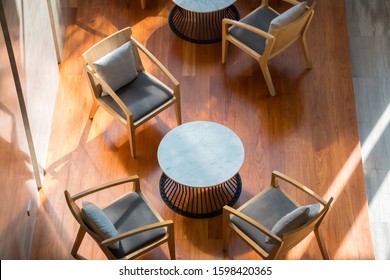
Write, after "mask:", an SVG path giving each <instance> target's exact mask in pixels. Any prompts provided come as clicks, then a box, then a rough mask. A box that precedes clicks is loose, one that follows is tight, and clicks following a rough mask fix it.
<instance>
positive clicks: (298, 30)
mask: <svg viewBox="0 0 390 280" xmlns="http://www.w3.org/2000/svg"><path fill="white" fill-rule="evenodd" d="M283 1H285V2H288V3H290V4H292V5H297V4H299V3H300V2H298V1H296V0H283ZM315 3H316V2H315V1H314V2H313V3H312V5H311V6H310V7H308V6H307V7H306V9H307V10H306V12H305V13H304V14H303V15H302V16H301V17H300V18H298V19H296V20H294V21H293V22H291V23H289V24H288V25H286V26H284V27H281V28H278V29H277V30H276V31H275V32H274V34H270V33H268V32H265V31H263V30H260V29H258V28H255V27H253V26H251V25H248V24H246V23H244V22H242V20H243V19H245V18H246V17H248V16H250V15H251V14H253V13H255V12H256V11H258V10H259V9H262V8H264V7H268V8H269V9H271V10H273V11H274V12H275V13H277V14H279V13H278V12H277V11H275V10H274V9H272V8H271V7H269V5H268V0H262V1H261V5H260V6H259V7H258V8H256V9H255V10H253V11H252V12H251V13H249V14H248V15H246V16H245V17H244V18H242V19H241V20H240V21H236V20H232V19H227V18H225V19H223V20H222V63H225V61H226V56H227V52H228V42H231V43H233V44H234V45H235V46H237V47H238V48H240V49H242V50H243V51H244V52H246V53H247V54H248V55H250V56H251V57H253V58H254V59H256V61H257V62H258V63H259V65H260V69H261V71H262V73H263V75H264V79H265V81H266V84H267V87H268V90H269V92H270V94H271V96H275V95H276V92H275V88H274V85H273V82H272V78H271V74H270V72H269V68H268V60H270V59H271V58H273V57H274V56H276V55H278V54H279V53H281V52H282V51H284V50H285V49H287V48H288V47H289V46H290V45H291V44H293V43H294V42H295V41H296V40H298V39H300V41H301V44H302V46H303V50H304V56H305V61H306V64H307V68H309V69H311V68H312V67H313V64H312V61H311V59H310V56H309V50H308V47H307V41H306V32H307V29H308V27H309V25H310V22H311V20H312V18H313V15H314V6H315ZM233 26H237V27H240V28H244V29H247V30H249V31H252V32H253V33H256V34H257V35H259V36H262V37H264V38H266V39H267V40H268V44H267V45H266V47H265V49H264V52H263V53H262V54H259V53H257V52H256V51H254V50H253V49H251V48H249V47H248V46H247V45H245V44H243V43H242V42H241V41H239V40H237V39H236V38H235V37H233V36H232V35H230V34H229V28H231V27H233Z"/></svg>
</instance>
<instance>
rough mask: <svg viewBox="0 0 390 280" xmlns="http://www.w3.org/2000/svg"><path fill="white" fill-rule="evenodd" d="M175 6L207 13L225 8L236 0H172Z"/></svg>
mask: <svg viewBox="0 0 390 280" xmlns="http://www.w3.org/2000/svg"><path fill="white" fill-rule="evenodd" d="M172 1H173V2H174V3H175V4H176V5H177V6H179V7H181V8H183V9H185V10H187V11H191V12H196V13H208V12H215V11H219V10H222V9H225V8H227V7H229V6H230V5H232V4H233V3H234V2H236V0H172Z"/></svg>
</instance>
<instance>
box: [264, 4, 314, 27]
mask: <svg viewBox="0 0 390 280" xmlns="http://www.w3.org/2000/svg"><path fill="white" fill-rule="evenodd" d="M306 3H307V2H302V3H300V4H298V5H295V6H293V7H291V8H290V9H288V10H287V11H285V12H284V13H281V14H280V15H279V16H277V17H276V18H274V19H273V20H272V21H271V24H270V26H269V30H268V33H270V34H273V33H274V31H275V29H278V28H281V27H284V26H286V25H287V24H289V23H291V22H293V21H294V20H296V19H297V18H299V17H300V16H302V15H303V14H304V13H305V11H306Z"/></svg>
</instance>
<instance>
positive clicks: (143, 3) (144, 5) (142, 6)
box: [141, 0, 146, 9]
mask: <svg viewBox="0 0 390 280" xmlns="http://www.w3.org/2000/svg"><path fill="white" fill-rule="evenodd" d="M145 7H146V0H141V8H142V9H145Z"/></svg>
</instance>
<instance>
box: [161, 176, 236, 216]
mask: <svg viewBox="0 0 390 280" xmlns="http://www.w3.org/2000/svg"><path fill="white" fill-rule="evenodd" d="M241 189H242V183H241V177H240V174H238V173H237V174H236V175H235V176H234V177H233V178H231V179H230V180H228V181H226V182H224V183H222V184H219V185H216V186H212V187H206V188H194V187H189V186H186V185H182V184H179V183H177V182H175V181H173V180H172V179H170V178H169V177H168V176H167V175H165V173H163V174H162V175H161V178H160V194H161V197H162V199H163V201H164V202H165V203H166V204H167V206H168V207H169V208H171V209H172V210H173V211H174V212H176V213H178V214H180V215H183V216H187V217H191V218H208V217H214V216H217V215H220V214H221V213H222V208H223V206H225V205H229V206H233V204H234V203H236V202H237V200H238V198H239V196H240V194H241Z"/></svg>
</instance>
